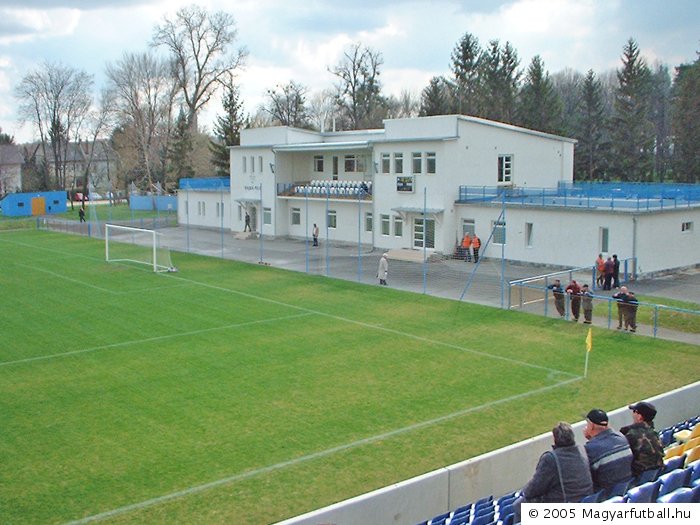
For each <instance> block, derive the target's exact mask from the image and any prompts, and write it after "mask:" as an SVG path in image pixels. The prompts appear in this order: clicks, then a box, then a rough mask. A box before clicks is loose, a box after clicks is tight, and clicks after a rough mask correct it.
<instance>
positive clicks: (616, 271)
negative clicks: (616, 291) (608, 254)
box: [612, 253, 620, 288]
mask: <svg viewBox="0 0 700 525" xmlns="http://www.w3.org/2000/svg"><path fill="white" fill-rule="evenodd" d="M612 286H613V288H619V287H620V259H618V258H617V254H616V253H615V254H613V283H612Z"/></svg>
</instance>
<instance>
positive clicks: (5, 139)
mask: <svg viewBox="0 0 700 525" xmlns="http://www.w3.org/2000/svg"><path fill="white" fill-rule="evenodd" d="M14 143H15V137H13V136H12V135H8V134H7V133H5V132H3V130H2V128H0V144H14Z"/></svg>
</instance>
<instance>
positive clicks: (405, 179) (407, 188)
mask: <svg viewBox="0 0 700 525" xmlns="http://www.w3.org/2000/svg"><path fill="white" fill-rule="evenodd" d="M396 191H404V192H408V193H413V176H412V175H406V176H401V177H396Z"/></svg>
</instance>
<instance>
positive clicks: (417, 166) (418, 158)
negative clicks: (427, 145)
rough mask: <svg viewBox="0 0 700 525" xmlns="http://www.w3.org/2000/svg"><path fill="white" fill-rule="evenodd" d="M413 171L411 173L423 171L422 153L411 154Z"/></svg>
mask: <svg viewBox="0 0 700 525" xmlns="http://www.w3.org/2000/svg"><path fill="white" fill-rule="evenodd" d="M411 159H412V164H413V171H412V173H423V154H422V153H419V152H415V153H412V154H411Z"/></svg>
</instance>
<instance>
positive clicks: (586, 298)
mask: <svg viewBox="0 0 700 525" xmlns="http://www.w3.org/2000/svg"><path fill="white" fill-rule="evenodd" d="M581 305H582V306H583V324H591V323H592V322H593V292H591V290H590V289H589V288H588V285H587V284H584V285H583V287H582V288H581Z"/></svg>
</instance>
